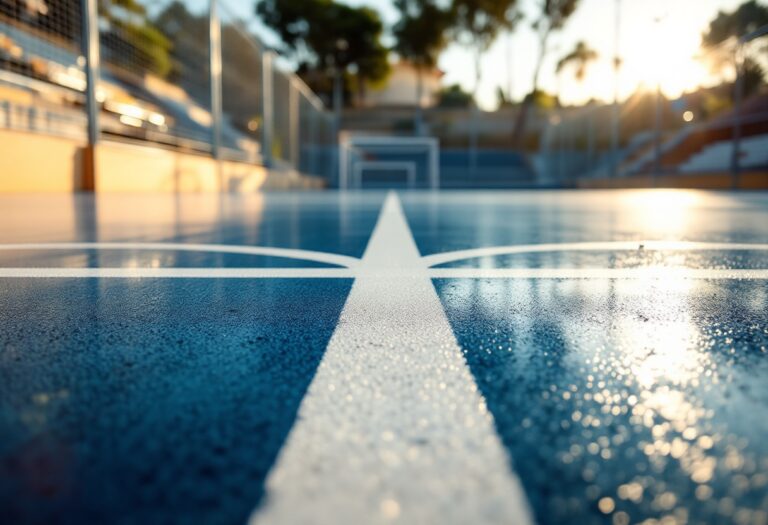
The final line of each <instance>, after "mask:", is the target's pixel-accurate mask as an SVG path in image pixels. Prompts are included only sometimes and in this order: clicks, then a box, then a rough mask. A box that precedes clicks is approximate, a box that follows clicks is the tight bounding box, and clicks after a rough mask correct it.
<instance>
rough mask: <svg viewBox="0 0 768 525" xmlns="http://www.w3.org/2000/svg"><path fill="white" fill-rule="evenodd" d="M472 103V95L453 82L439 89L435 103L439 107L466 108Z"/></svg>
mask: <svg viewBox="0 0 768 525" xmlns="http://www.w3.org/2000/svg"><path fill="white" fill-rule="evenodd" d="M471 104H472V95H471V94H470V93H467V92H466V91H464V90H463V89H461V86H460V85H458V84H453V85H452V86H448V87H447V88H443V90H442V91H440V96H439V98H438V102H437V105H438V106H439V107H441V108H468V107H469V106H470V105H471Z"/></svg>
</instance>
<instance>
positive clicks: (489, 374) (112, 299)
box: [0, 191, 768, 525]
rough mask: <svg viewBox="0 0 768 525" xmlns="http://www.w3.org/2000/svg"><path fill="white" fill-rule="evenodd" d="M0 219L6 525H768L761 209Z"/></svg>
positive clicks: (687, 202)
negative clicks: (76, 524) (440, 524)
mask: <svg viewBox="0 0 768 525" xmlns="http://www.w3.org/2000/svg"><path fill="white" fill-rule="evenodd" d="M0 209H3V210H4V212H3V218H4V220H3V221H2V223H0V312H2V316H1V317H0V515H2V516H5V517H4V518H3V520H0V521H3V522H5V521H6V520H7V522H8V523H131V524H132V523H222V524H229V523H246V522H248V521H250V522H251V523H254V524H261V523H280V524H282V523H343V524H346V523H350V524H351V523H500V524H502V523H504V524H506V523H517V524H526V523H541V524H566V523H568V524H570V523H584V524H591V523H594V524H614V525H622V524H625V525H628V524H630V523H632V524H634V523H646V524H648V525H651V524H664V525H671V524H686V523H690V524H698V523H702V524H709V523H717V524H720V523H735V524H739V525H741V524H744V525H748V524H766V523H768V439H766V437H767V436H768V194H765V193H745V194H727V193H706V192H686V191H679V192H678V191H628V192H610V193H609V192H582V193H567V192H538V193H537V192H494V193H401V194H397V195H396V194H390V195H387V194H384V193H349V194H346V195H339V194H336V193H322V194H317V193H316V194H310V193H307V194H267V195H259V196H250V197H218V196H216V197H214V196H192V195H190V196H177V197H172V196H167V197H165V196H162V197H161V196H152V197H140V196H101V197H99V198H98V199H95V200H94V199H93V198H92V197H88V196H74V197H73V196H42V195H41V196H26V197H19V196H12V197H0Z"/></svg>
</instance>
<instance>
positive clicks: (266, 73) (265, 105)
mask: <svg viewBox="0 0 768 525" xmlns="http://www.w3.org/2000/svg"><path fill="white" fill-rule="evenodd" d="M274 58H275V55H274V53H273V52H272V51H264V52H263V53H262V54H261V83H262V86H261V97H262V100H261V108H262V123H261V159H262V162H263V163H264V166H265V167H267V168H270V167H272V134H273V133H274V123H275V122H274V120H275V105H274V96H273V91H274V79H273V78H272V62H273V60H274Z"/></svg>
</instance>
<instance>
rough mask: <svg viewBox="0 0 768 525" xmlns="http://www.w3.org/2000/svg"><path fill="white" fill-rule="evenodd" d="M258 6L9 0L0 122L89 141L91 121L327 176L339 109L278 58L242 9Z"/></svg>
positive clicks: (0, 30)
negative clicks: (330, 107) (332, 109)
mask: <svg viewBox="0 0 768 525" xmlns="http://www.w3.org/2000/svg"><path fill="white" fill-rule="evenodd" d="M89 5H93V6H94V7H95V9H93V10H92V11H93V12H94V13H95V14H94V18H95V20H90V19H89V18H88V16H87V15H86V16H84V13H88V12H89V11H88V9H87V7H88V6H89ZM250 11H251V9H250V7H249V9H248V10H247V11H244V10H243V9H242V5H240V4H238V3H236V2H233V1H224V0H212V1H208V2H200V1H198V0H132V1H130V2H129V1H122V0H121V1H118V0H45V1H36V2H30V1H26V0H25V1H22V0H0V126H3V127H6V128H15V129H24V130H33V131H38V132H43V133H52V134H57V135H66V136H71V137H76V138H79V139H86V138H87V137H88V136H89V135H88V134H87V133H86V130H87V129H89V125H90V126H91V128H92V129H95V130H96V133H95V134H94V135H92V137H95V139H92V140H97V141H98V140H103V139H108V140H115V139H119V140H134V141H142V142H149V143H152V144H157V145H162V146H165V147H172V148H179V149H182V150H187V151H196V152H202V153H207V154H211V155H214V156H216V157H218V158H222V159H227V160H237V161H242V162H249V163H259V164H262V163H263V164H266V165H277V166H279V167H284V168H288V169H296V170H299V171H301V172H304V173H309V174H315V175H322V176H325V177H328V176H330V170H331V155H332V151H333V150H334V144H333V142H335V141H334V140H333V138H332V137H331V136H330V134H331V130H332V129H333V128H332V126H329V125H328V122H329V120H330V119H331V117H330V114H329V113H328V112H327V111H326V110H325V108H324V107H323V104H322V103H321V102H320V100H319V99H318V98H317V97H316V96H315V95H314V94H313V93H312V92H311V91H310V90H309V89H308V88H307V87H306V85H304V83H303V82H302V81H301V80H300V79H298V77H297V76H296V75H295V74H293V73H291V72H288V71H285V70H283V69H282V68H280V67H279V66H278V65H277V63H276V61H275V60H274V57H272V55H273V53H272V51H270V50H269V49H267V48H266V47H265V46H264V45H263V43H262V42H261V41H260V39H259V38H258V37H257V36H256V35H255V34H254V32H253V30H252V28H251V27H250V26H249V25H248V23H247V22H245V21H244V20H243V19H242V18H241V16H243V15H244V13H249V12H250ZM88 23H90V24H91V25H92V27H95V28H97V29H98V31H92V32H90V34H94V35H97V36H96V40H97V41H96V42H93V41H92V40H89V38H88V35H89V31H88V30H87V29H88ZM89 45H91V46H94V45H95V46H96V49H97V51H98V53H95V54H94V53H89V49H90V48H89ZM88 56H91V57H92V58H93V57H95V60H92V62H95V64H92V65H93V66H94V68H95V69H94V71H95V75H94V79H95V82H94V86H95V89H93V93H92V97H93V100H92V101H90V105H89V96H88V93H89V90H88V89H87V88H88V80H87V75H86V73H87V71H89V70H90V68H89V62H88V60H87V59H86V57H88ZM267 56H269V57H271V58H269V59H265V57H267ZM91 106H92V107H93V108H94V110H93V111H90V112H89V111H88V108H89V107H91ZM265 108H266V109H267V110H266V111H265ZM88 115H91V117H90V118H89V117H88ZM331 122H332V121H331ZM326 150H331V153H329V152H328V151H326Z"/></svg>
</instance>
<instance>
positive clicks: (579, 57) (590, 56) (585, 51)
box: [556, 41, 598, 96]
mask: <svg viewBox="0 0 768 525" xmlns="http://www.w3.org/2000/svg"><path fill="white" fill-rule="evenodd" d="M597 58H598V54H597V51H595V50H594V49H591V48H590V47H589V46H588V45H587V44H586V43H585V42H584V41H580V42H577V43H576V46H575V47H574V48H573V50H572V51H571V52H570V53H568V54H567V55H565V56H564V57H563V58H561V59H560V60H559V61H558V62H557V69H556V71H557V73H558V74H559V73H561V72H562V71H563V70H564V69H565V68H567V67H573V69H574V75H575V76H576V80H577V81H578V82H579V83H582V82H584V77H585V76H586V75H587V68H588V67H589V64H591V63H592V62H594V61H595V60H597ZM558 96H560V93H558Z"/></svg>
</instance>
